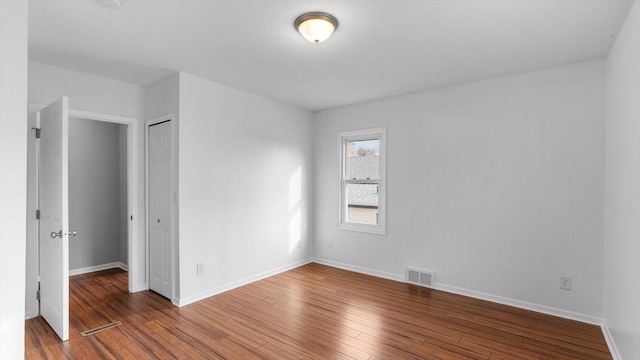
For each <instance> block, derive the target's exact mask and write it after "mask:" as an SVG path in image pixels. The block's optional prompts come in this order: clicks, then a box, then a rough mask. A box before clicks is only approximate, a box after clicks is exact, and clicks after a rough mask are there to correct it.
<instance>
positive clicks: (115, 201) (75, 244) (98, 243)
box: [69, 118, 127, 270]
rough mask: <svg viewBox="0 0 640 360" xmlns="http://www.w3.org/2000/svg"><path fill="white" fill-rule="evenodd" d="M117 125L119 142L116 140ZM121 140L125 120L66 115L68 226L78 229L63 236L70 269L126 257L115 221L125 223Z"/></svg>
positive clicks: (119, 225)
mask: <svg viewBox="0 0 640 360" xmlns="http://www.w3.org/2000/svg"><path fill="white" fill-rule="evenodd" d="M121 128H124V134H125V140H124V141H121V140H120V136H121V133H122V131H121V130H120V129H121ZM123 144H124V145H125V146H126V125H118V124H112V123H106V122H100V121H92V120H83V119H75V118H70V119H69V227H70V228H71V229H76V230H77V231H78V235H77V236H76V237H72V238H71V239H70V241H69V255H70V256H69V268H70V269H71V270H75V269H80V268H85V267H90V266H98V265H103V264H109V263H113V262H118V261H121V260H120V259H122V258H124V259H125V260H126V258H127V254H126V241H127V239H126V228H125V230H124V235H125V236H124V239H123V238H122V234H123V231H122V230H121V224H123V223H124V225H123V226H125V227H126V216H127V213H126V206H127V204H126V147H125V149H124V154H125V156H124V160H125V164H124V165H121V163H122V161H121V160H122V158H123V157H122V156H121V153H122V152H123V151H122V150H121V145H123ZM122 169H124V170H125V174H124V176H125V181H124V185H125V188H124V189H122V186H121V185H122V184H121V183H122V181H121V172H122ZM122 192H124V193H125V198H124V200H125V201H124V205H123V204H122V196H121V193H122ZM123 208H124V210H125V211H124V213H123V212H122V209H123ZM122 242H124V244H125V245H124V250H125V252H124V254H122V250H121V249H122V245H121V243H122ZM125 263H126V262H125Z"/></svg>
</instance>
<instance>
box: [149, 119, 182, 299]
mask: <svg viewBox="0 0 640 360" xmlns="http://www.w3.org/2000/svg"><path fill="white" fill-rule="evenodd" d="M166 121H170V122H171V130H170V131H171V168H170V169H169V173H170V175H169V177H170V179H169V189H170V191H171V195H170V197H171V200H170V206H169V209H170V210H169V211H170V215H169V216H170V218H171V223H170V226H171V229H170V231H169V236H170V239H169V243H170V244H171V247H170V252H171V253H170V254H169V258H170V259H171V264H170V269H171V299H170V300H171V302H172V303H173V304H174V305H176V306H180V305H179V304H180V301H179V292H178V290H177V289H179V284H178V279H179V277H178V267H179V259H178V254H179V253H178V241H177V239H178V221H177V219H178V216H177V215H178V176H177V174H178V155H177V150H178V144H177V142H178V136H177V131H176V129H177V128H176V121H175V116H174V114H173V113H171V114H166V115H162V116H159V117H156V118H153V119H150V120H147V121H145V122H144V140H145V141H144V143H145V145H144V176H145V181H144V192H145V195H144V198H145V201H144V206H145V249H147V251H146V265H147V266H146V272H147V278H146V279H147V289H149V288H150V286H151V278H150V276H151V270H150V263H151V261H150V259H149V257H150V253H151V251H150V250H149V236H150V231H149V230H150V224H149V221H150V209H149V128H150V127H151V126H153V125H155V124H159V123H162V122H166Z"/></svg>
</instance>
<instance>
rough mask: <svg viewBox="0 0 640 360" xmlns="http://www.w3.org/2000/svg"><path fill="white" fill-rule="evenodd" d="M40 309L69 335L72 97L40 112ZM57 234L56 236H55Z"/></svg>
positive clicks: (65, 336) (65, 337)
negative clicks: (69, 107) (69, 191)
mask: <svg viewBox="0 0 640 360" xmlns="http://www.w3.org/2000/svg"><path fill="white" fill-rule="evenodd" d="M40 129H41V130H40V162H39V181H38V182H39V184H38V186H39V201H40V204H39V205H40V231H39V239H40V313H41V315H42V317H43V318H44V319H45V320H46V321H47V322H48V323H49V325H51V327H52V328H53V330H54V331H55V332H56V334H58V336H59V337H60V339H62V340H63V341H66V340H68V339H69V235H68V234H67V233H68V230H69V204H68V139H67V134H68V99H67V98H66V97H62V98H61V99H59V100H57V101H56V102H54V103H53V104H51V105H49V106H47V107H46V108H44V109H42V111H41V112H40ZM52 234H55V237H52Z"/></svg>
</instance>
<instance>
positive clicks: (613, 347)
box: [601, 321, 622, 360]
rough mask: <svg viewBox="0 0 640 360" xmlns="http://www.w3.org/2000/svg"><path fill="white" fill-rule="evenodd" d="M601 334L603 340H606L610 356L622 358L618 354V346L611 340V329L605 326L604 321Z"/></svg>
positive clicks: (618, 359)
mask: <svg viewBox="0 0 640 360" xmlns="http://www.w3.org/2000/svg"><path fill="white" fill-rule="evenodd" d="M601 328H602V334H603V335H604V340H605V341H606V342H607V346H608V347H609V352H611V356H612V357H613V360H622V356H621V355H620V351H618V347H617V346H616V342H615V341H614V340H613V334H611V330H609V327H608V326H607V323H606V321H604V322H603V323H602V326H601Z"/></svg>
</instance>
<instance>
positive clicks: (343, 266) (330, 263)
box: [313, 258, 404, 282]
mask: <svg viewBox="0 0 640 360" xmlns="http://www.w3.org/2000/svg"><path fill="white" fill-rule="evenodd" d="M313 262H314V263H318V264H321V265H327V266H331V267H334V268H338V269H342V270H349V271H353V272H357V273H361V274H365V275H371V276H376V277H380V278H384V279H389V280H393V281H400V282H404V275H402V276H401V275H396V274H391V273H386V272H383V271H378V270H373V269H368V268H363V267H360V266H355V265H349V264H345V263H341V262H337V261H331V260H326V259H320V258H314V259H313Z"/></svg>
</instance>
